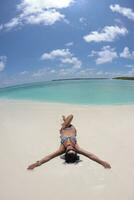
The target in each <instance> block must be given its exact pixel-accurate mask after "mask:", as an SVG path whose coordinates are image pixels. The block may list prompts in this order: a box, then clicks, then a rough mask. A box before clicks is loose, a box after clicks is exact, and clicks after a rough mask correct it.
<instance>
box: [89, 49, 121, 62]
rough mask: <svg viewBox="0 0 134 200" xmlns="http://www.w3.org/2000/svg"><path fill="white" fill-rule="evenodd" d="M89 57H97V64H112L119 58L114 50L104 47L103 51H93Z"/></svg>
mask: <svg viewBox="0 0 134 200" xmlns="http://www.w3.org/2000/svg"><path fill="white" fill-rule="evenodd" d="M89 56H97V59H96V64H103V63H108V62H112V61H113V60H114V59H116V58H117V57H118V55H117V53H116V51H115V49H114V48H111V47H110V46H104V47H103V48H102V49H101V51H92V52H91V54H90V55H89Z"/></svg>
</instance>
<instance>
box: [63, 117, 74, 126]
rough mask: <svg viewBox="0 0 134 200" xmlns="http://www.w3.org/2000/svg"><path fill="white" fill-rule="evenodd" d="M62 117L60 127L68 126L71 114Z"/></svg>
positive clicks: (71, 118)
mask: <svg viewBox="0 0 134 200" xmlns="http://www.w3.org/2000/svg"><path fill="white" fill-rule="evenodd" d="M62 118H63V121H64V122H63V123H62V127H68V126H69V125H70V124H71V122H72V120H73V115H72V114H71V115H68V116H67V117H65V116H62Z"/></svg>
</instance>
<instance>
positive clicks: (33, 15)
mask: <svg viewBox="0 0 134 200" xmlns="http://www.w3.org/2000/svg"><path fill="white" fill-rule="evenodd" d="M73 2H74V0H58V1H54V0H22V1H21V3H20V4H18V5H17V10H18V11H19V12H20V14H19V15H17V16H16V17H14V18H12V19H11V20H9V22H7V23H5V24H1V25H0V30H2V29H5V30H11V29H13V28H16V27H18V26H19V27H20V26H23V25H25V24H43V25H52V24H54V23H56V22H57V21H61V20H64V21H65V22H66V23H68V21H67V20H66V19H65V16H64V15H63V14H61V13H60V12H59V10H60V9H63V8H67V7H69V6H70V5H71V4H72V3H73Z"/></svg>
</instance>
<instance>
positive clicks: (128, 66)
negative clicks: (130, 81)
mask: <svg viewBox="0 0 134 200" xmlns="http://www.w3.org/2000/svg"><path fill="white" fill-rule="evenodd" d="M0 4H1V6H0V86H1V87H3V86H8V85H13V84H18V83H19V84H20V83H26V82H32V81H44V80H51V79H57V78H71V77H91V78H92V77H113V76H120V75H127V76H134V1H133V0H124V1H122V0H116V1H115V0H101V1H98V0H58V1H56V0H12V1H11V0H1V2H0Z"/></svg>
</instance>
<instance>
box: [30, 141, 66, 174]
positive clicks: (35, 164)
mask: <svg viewBox="0 0 134 200" xmlns="http://www.w3.org/2000/svg"><path fill="white" fill-rule="evenodd" d="M64 152H65V147H64V146H63V145H62V144H61V145H60V147H59V149H58V150H57V151H55V152H53V153H51V154H49V155H47V156H45V157H44V158H43V159H41V160H39V161H37V162H35V163H33V164H31V165H29V166H28V168H27V169H30V170H32V169H34V168H35V167H39V166H40V165H42V164H44V163H46V162H48V161H49V160H51V159H53V158H55V157H57V156H59V155H61V154H63V153H64Z"/></svg>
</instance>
